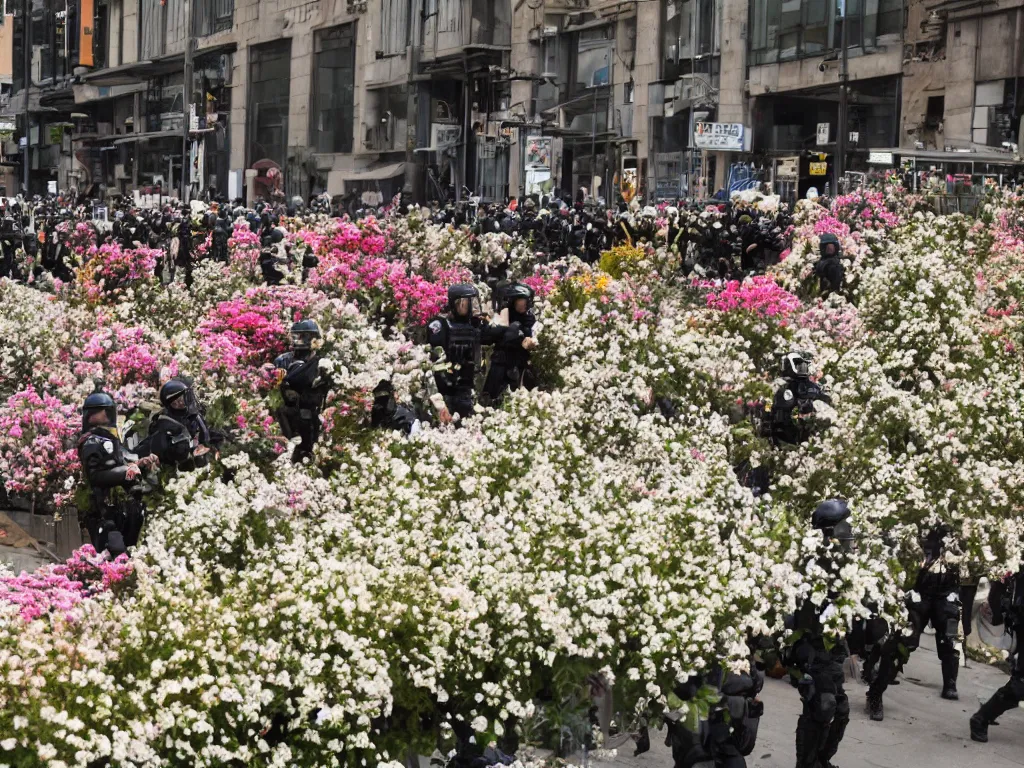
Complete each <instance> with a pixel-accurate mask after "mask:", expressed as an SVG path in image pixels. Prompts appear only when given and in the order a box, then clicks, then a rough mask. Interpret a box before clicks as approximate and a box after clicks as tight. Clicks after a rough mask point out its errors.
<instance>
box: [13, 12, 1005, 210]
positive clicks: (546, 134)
mask: <svg viewBox="0 0 1024 768" xmlns="http://www.w3.org/2000/svg"><path fill="white" fill-rule="evenodd" d="M7 9H8V13H9V14H11V15H9V16H7V17H6V18H5V19H4V22H3V24H0V140H2V141H3V150H4V152H3V158H4V162H5V163H7V166H6V167H7V168H8V169H10V172H9V173H8V175H7V178H6V180H7V184H6V186H7V187H8V192H13V191H14V190H13V189H10V187H12V186H15V185H20V184H21V183H23V182H22V180H23V179H24V172H23V170H24V169H23V167H22V164H23V158H24V156H25V153H24V152H23V147H22V146H19V141H20V140H21V139H23V138H24V139H27V142H28V153H27V154H28V158H29V173H28V180H29V188H30V189H31V191H32V192H35V193H38V192H44V191H46V190H47V189H52V188H54V187H56V188H58V189H62V190H63V189H76V190H79V191H83V192H89V193H90V194H91V195H94V196H97V197H101V196H104V195H110V194H123V193H126V192H129V191H133V190H144V191H146V192H150V193H155V192H159V193H160V194H162V195H166V194H178V193H179V192H180V190H181V188H182V177H183V176H184V177H185V182H186V184H185V186H186V187H187V188H188V194H189V195H190V196H195V195H201V194H206V193H207V192H211V193H216V194H219V195H223V196H230V197H243V196H248V197H249V198H250V199H252V198H253V197H255V196H263V197H268V196H272V195H277V194H283V195H286V196H288V197H291V196H294V195H300V196H302V197H308V196H310V195H312V194H317V193H320V192H329V193H330V194H332V195H335V196H342V197H343V198H345V199H346V200H348V204H349V205H357V206H358V205H364V204H372V203H374V202H379V201H382V200H386V199H389V198H390V197H391V196H392V195H394V194H395V193H397V192H398V191H400V190H402V189H405V190H406V191H407V192H410V193H411V194H412V195H413V196H414V197H415V198H417V199H420V200H439V201H450V200H455V199H460V198H462V197H464V196H466V195H476V196H480V197H481V198H483V199H485V200H500V199H504V198H505V197H507V196H509V195H521V194H527V193H533V194H540V195H543V194H549V193H554V192H556V191H557V192H558V193H559V194H560V195H561V196H562V197H578V196H580V195H584V196H589V197H594V198H600V199H603V200H605V201H606V202H607V203H609V204H612V203H614V202H616V201H618V200H620V199H621V198H622V196H623V194H624V193H625V194H626V196H629V195H630V194H632V193H634V192H635V193H638V194H639V195H641V196H642V197H643V198H644V199H647V200H651V199H674V198H677V197H686V196H698V197H699V196H706V195H709V194H711V193H713V192H714V191H715V190H719V189H721V188H723V187H725V186H727V185H729V184H730V183H732V184H733V186H734V187H735V186H736V185H737V184H739V185H740V186H742V185H743V184H747V183H755V182H758V181H767V182H771V183H774V184H775V185H776V186H777V188H778V189H779V190H780V191H783V192H785V193H787V194H789V195H790V196H795V195H798V194H803V193H804V191H805V190H806V188H807V187H809V186H815V185H816V186H821V185H822V184H824V183H828V182H829V180H831V175H830V172H831V169H832V163H833V161H834V153H835V151H836V147H837V137H838V132H839V126H838V119H837V118H838V102H839V87H840V59H841V57H840V56H839V47H840V41H841V39H842V28H843V25H844V24H846V26H847V39H848V40H847V42H848V46H847V53H848V60H849V64H848V75H849V90H848V94H849V99H848V101H849V109H848V119H847V124H846V126H845V130H846V131H848V132H849V133H848V136H847V138H848V154H847V158H846V167H847V168H849V169H853V170H854V171H862V172H866V171H868V170H870V169H871V168H872V167H874V166H873V165H872V162H874V163H875V164H876V165H877V164H878V163H879V162H884V160H885V159H886V158H887V157H888V156H889V155H893V162H896V157H895V155H896V154H897V153H895V152H893V150H903V152H902V153H900V154H911V153H912V152H914V151H918V152H931V153H936V152H940V153H941V152H947V151H949V152H953V151H955V150H960V151H961V152H968V151H973V152H975V153H978V152H983V153H987V154H985V157H989V158H991V157H993V156H994V157H995V159H996V160H1000V159H1002V156H1000V155H998V154H996V155H993V153H1003V154H1004V155H1005V157H1006V158H1008V159H1007V163H1010V162H1012V155H1013V152H1014V151H1015V147H1016V145H1018V144H1020V143H1021V136H1020V132H1021V131H1020V129H1021V120H1020V113H1021V105H1020V102H1021V99H1022V96H1024V89H1022V85H1024V40H1022V37H1024V0H992V2H989V3H983V4H978V3H976V2H972V0H953V1H952V2H950V1H949V0H911V1H910V2H909V3H908V2H904V0H845V2H844V3H842V4H841V3H840V2H838V0H76V1H75V2H71V3H65V0H11V2H8V4H7ZM65 9H66V10H65ZM844 12H845V17H844V15H843V14H844ZM26 22H27V23H26ZM26 31H27V37H28V39H29V40H30V44H29V46H28V50H27V54H28V55H27V56H26V47H25V45H24V44H23V43H24V40H25V39H26ZM188 52H191V54H192V55H191V56H188V55H186V54H187V53H188ZM186 70H188V71H187V82H186ZM26 82H27V83H28V87H27V88H26V87H25V84H26ZM186 97H187V98H186ZM186 104H187V105H188V108H187V109H186V107H185V105H186ZM715 126H718V127H715ZM712 133H714V134H716V135H715V136H712V137H711V138H712V139H714V140H709V139H708V137H709V136H711V134H712ZM718 133H721V134H722V136H718V135H717V134H718ZM718 139H721V140H718ZM186 149H187V152H186ZM183 156H184V161H183ZM979 157H980V155H979ZM880 158H881V160H880ZM15 171H16V172H17V175H16V176H15V175H14V172H15ZM812 171H813V173H812ZM815 175H817V176H818V178H813V176H815ZM15 179H17V181H15Z"/></svg>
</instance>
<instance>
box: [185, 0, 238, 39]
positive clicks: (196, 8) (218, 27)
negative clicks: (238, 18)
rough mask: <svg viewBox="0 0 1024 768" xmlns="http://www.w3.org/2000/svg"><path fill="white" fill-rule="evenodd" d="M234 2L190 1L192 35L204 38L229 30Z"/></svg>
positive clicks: (232, 22) (232, 19) (215, 0)
mask: <svg viewBox="0 0 1024 768" xmlns="http://www.w3.org/2000/svg"><path fill="white" fill-rule="evenodd" d="M234 20H235V0H192V34H194V35H196V36H197V37H206V36H207V35H213V34H216V33H217V32H223V31H224V30H227V29H231V26H232V24H234Z"/></svg>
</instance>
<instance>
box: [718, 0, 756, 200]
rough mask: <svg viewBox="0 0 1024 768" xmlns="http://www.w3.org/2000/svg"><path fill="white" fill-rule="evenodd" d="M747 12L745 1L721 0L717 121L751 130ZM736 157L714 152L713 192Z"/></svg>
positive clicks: (726, 177)
mask: <svg viewBox="0 0 1024 768" xmlns="http://www.w3.org/2000/svg"><path fill="white" fill-rule="evenodd" d="M747 11H748V6H747V0H724V3H723V4H722V31H721V41H722V43H721V50H722V65H721V74H720V75H719V94H718V122H720V123H742V124H743V125H744V126H746V127H747V128H748V129H751V130H752V128H753V127H752V126H751V125H750V121H749V119H748V117H747V115H748V110H747V93H746V81H747V34H746V32H747ZM736 157H737V155H736V153H734V152H719V153H717V155H716V160H715V179H714V183H713V189H715V190H717V189H720V188H721V187H724V186H725V184H726V182H728V180H729V165H730V164H731V163H732V162H733V161H734V160H735V159H736Z"/></svg>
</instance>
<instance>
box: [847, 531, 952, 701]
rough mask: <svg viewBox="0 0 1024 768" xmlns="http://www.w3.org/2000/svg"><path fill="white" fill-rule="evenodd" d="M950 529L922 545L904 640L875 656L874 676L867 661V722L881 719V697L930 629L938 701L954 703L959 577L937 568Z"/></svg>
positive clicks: (889, 643)
mask: <svg viewBox="0 0 1024 768" xmlns="http://www.w3.org/2000/svg"><path fill="white" fill-rule="evenodd" d="M948 535H949V529H948V528H946V527H945V526H938V527H936V528H934V529H932V530H931V531H930V532H929V533H928V535H927V536H926V537H925V538H924V540H923V541H922V542H921V548H922V549H923V550H924V554H925V561H924V563H923V564H922V566H921V570H920V571H919V572H918V575H917V581H916V583H915V586H914V591H913V592H911V593H910V594H908V595H907V612H908V614H909V616H910V622H911V626H910V628H909V631H908V633H907V634H904V635H893V636H890V637H889V638H887V639H886V641H885V643H883V644H882V648H881V650H880V652H879V654H878V671H877V672H873V673H872V670H871V667H873V666H874V659H873V658H869V660H868V662H869V665H870V666H869V668H868V669H867V674H868V676H869V678H870V679H871V686H870V688H868V693H867V705H868V712H869V713H870V715H871V719H872V720H876V721H881V720H882V719H883V717H884V710H883V707H882V695H883V694H884V693H885V691H886V689H887V688H888V687H889V686H890V685H891V684H892V682H893V680H895V679H896V675H898V674H899V672H900V670H902V668H903V665H904V664H906V662H907V660H908V659H909V658H910V654H911V653H912V652H913V651H915V650H916V649H917V648H918V647H919V646H920V644H921V633H922V632H924V629H925V627H927V626H928V624H929V623H930V624H931V625H932V627H933V628H934V629H935V650H936V653H937V654H938V657H939V661H940V662H941V664H942V698H944V699H949V700H951V701H956V700H957V699H959V695H958V693H957V689H956V681H957V676H958V673H959V671H960V653H959V652H958V651H957V650H956V645H955V643H956V639H957V626H958V625H959V623H960V599H959V594H960V574H959V572H958V571H957V569H951V568H946V567H944V566H943V565H942V563H941V562H940V558H941V555H942V549H943V541H944V539H945V537H946V536H948Z"/></svg>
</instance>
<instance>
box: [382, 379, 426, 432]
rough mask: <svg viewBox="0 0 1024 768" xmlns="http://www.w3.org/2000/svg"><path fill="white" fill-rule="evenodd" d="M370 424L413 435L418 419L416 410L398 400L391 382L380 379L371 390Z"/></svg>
mask: <svg viewBox="0 0 1024 768" xmlns="http://www.w3.org/2000/svg"><path fill="white" fill-rule="evenodd" d="M370 426H372V427H373V428H374V429H390V430H394V431H395V432H401V433H402V434H404V435H415V434H416V433H417V432H418V431H419V429H420V421H419V417H418V416H417V415H416V411H414V410H413V409H412V408H409V407H408V406H405V405H402V404H401V403H399V402H398V400H397V399H396V396H395V388H394V386H393V385H392V384H391V382H390V381H388V380H387V379H382V380H381V382H380V383H379V384H378V385H377V386H376V388H375V389H374V390H373V407H372V408H371V409H370Z"/></svg>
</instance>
